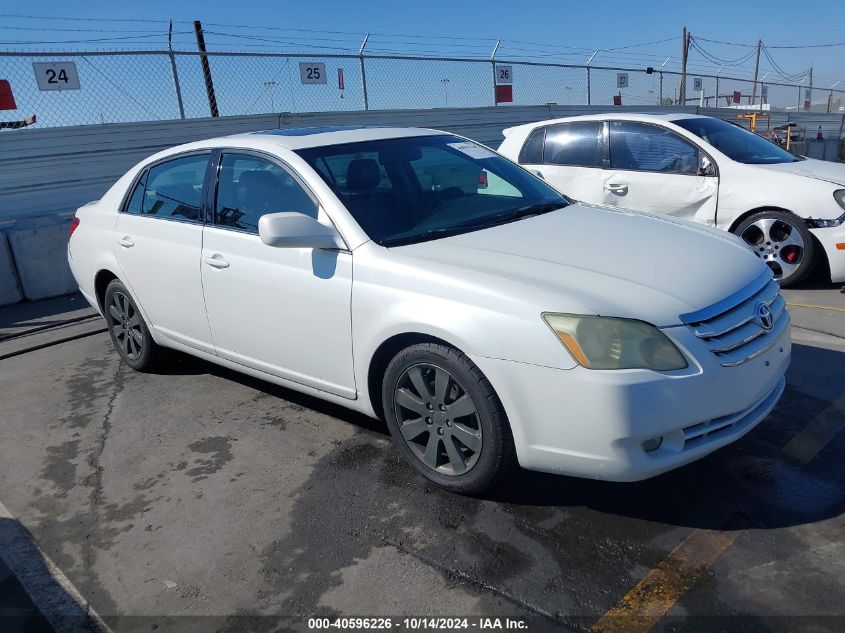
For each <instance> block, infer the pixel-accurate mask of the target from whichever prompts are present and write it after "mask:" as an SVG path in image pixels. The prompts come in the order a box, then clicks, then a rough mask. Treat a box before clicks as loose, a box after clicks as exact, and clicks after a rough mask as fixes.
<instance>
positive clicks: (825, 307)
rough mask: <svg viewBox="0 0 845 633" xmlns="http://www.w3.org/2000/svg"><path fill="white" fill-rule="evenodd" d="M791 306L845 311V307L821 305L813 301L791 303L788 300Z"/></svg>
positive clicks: (788, 304) (787, 303)
mask: <svg viewBox="0 0 845 633" xmlns="http://www.w3.org/2000/svg"><path fill="white" fill-rule="evenodd" d="M786 305H787V306H789V307H790V308H815V309H816V310H833V311H834V312H845V308H837V307H834V306H819V305H815V304H813V303H790V302H789V301H787V302H786Z"/></svg>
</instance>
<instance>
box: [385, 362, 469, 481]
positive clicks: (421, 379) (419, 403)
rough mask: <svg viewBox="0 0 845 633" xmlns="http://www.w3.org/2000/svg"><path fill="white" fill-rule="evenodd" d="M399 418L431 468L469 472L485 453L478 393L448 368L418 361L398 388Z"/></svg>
mask: <svg viewBox="0 0 845 633" xmlns="http://www.w3.org/2000/svg"><path fill="white" fill-rule="evenodd" d="M393 397H394V403H395V412H396V421H397V424H398V426H399V431H400V432H401V434H402V438H403V439H404V441H405V443H406V444H407V446H408V448H410V449H411V452H412V453H413V454H414V455H415V456H416V458H417V459H419V460H420V462H422V463H423V464H424V465H425V466H426V467H427V468H429V469H431V470H433V471H436V472H438V473H441V474H444V475H453V476H454V475H463V474H464V473H466V472H468V471H469V470H470V469H471V468H472V467H473V466H475V464H476V463H477V461H478V458H479V455H480V454H481V446H482V442H481V421H480V420H479V417H478V411H477V409H476V406H475V403H474V402H473V400H472V397H471V396H470V395H469V394H468V393H467V391H466V389H464V388H463V386H462V385H461V384H460V383H459V382H458V381H457V380H456V379H455V377H454V376H453V375H452V374H450V373H449V372H448V371H446V370H445V369H443V368H442V367H438V366H436V365H430V364H418V365H413V366H411V367H409V368H408V369H406V370H405V371H404V372H403V373H402V375H401V376H400V377H399V380H398V382H397V383H396V387H395V389H394V396H393Z"/></svg>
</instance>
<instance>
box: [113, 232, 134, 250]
mask: <svg viewBox="0 0 845 633" xmlns="http://www.w3.org/2000/svg"><path fill="white" fill-rule="evenodd" d="M117 243H118V244H120V245H121V246H122V247H123V248H132V247H133V246H135V242H133V241H132V238H131V237H129V236H128V235H124V236H123V237H119V238H117Z"/></svg>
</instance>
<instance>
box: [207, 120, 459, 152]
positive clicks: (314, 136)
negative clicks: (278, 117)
mask: <svg viewBox="0 0 845 633" xmlns="http://www.w3.org/2000/svg"><path fill="white" fill-rule="evenodd" d="M436 134H446V132H440V131H438V130H429V129H426V128H413V127H390V126H378V125H333V126H322V127H300V128H280V129H276V130H262V131H259V132H248V133H246V134H235V135H233V136H227V137H222V138H220V139H213V140H219V141H220V142H221V143H225V142H228V141H231V139H239V140H247V139H254V140H262V141H267V142H269V143H273V144H275V145H281V146H282V147H286V148H287V149H291V150H297V149H305V148H308V147H323V146H326V145H343V144H346V143H358V142H361V141H376V140H381V139H390V138H408V137H413V136H432V135H436Z"/></svg>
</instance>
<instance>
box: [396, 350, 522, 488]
mask: <svg viewBox="0 0 845 633" xmlns="http://www.w3.org/2000/svg"><path fill="white" fill-rule="evenodd" d="M382 403H383V406H384V412H385V417H386V421H387V426H388V428H389V429H390V434H391V436H392V437H393V441H394V442H395V443H396V446H397V448H398V449H399V451H400V452H401V453H402V455H403V456H404V457H405V459H406V460H407V461H408V462H409V463H410V464H411V465H412V466H413V467H414V468H415V469H416V470H417V472H419V473H420V474H422V475H423V476H424V477H426V478H427V479H429V480H430V481H432V482H434V483H435V484H437V485H438V486H441V487H442V488H446V489H447V490H451V491H453V492H459V493H462V494H479V493H481V492H484V491H486V490H489V489H491V488H493V487H494V486H495V485H496V484H497V483H499V481H501V479H502V477H503V476H504V475H505V474H506V473H507V472H508V471H509V470H510V469H511V468H512V467H513V466H514V461H515V460H514V447H513V438H512V436H511V431H510V425H509V423H508V419H507V416H506V415H505V411H504V408H503V407H502V403H501V402H500V401H499V398H498V396H497V395H496V392H495V391H494V390H493V386H492V385H491V384H490V382H489V381H488V380H487V378H486V377H485V376H484V374H482V373H481V370H480V369H478V367H476V365H475V364H474V363H473V362H472V361H471V360H470V359H469V358H468V357H467V356H466V354H463V353H462V352H460V351H459V350H457V349H455V348H454V347H451V346H448V345H442V344H437V343H424V344H419V345H413V346H411V347H408V348H406V349H404V350H402V351H401V352H399V353H398V354H397V355H396V357H395V358H394V359H393V360H392V361H391V362H390V364H389V365H388V367H387V371H386V372H385V376H384V381H383V383H382Z"/></svg>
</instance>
